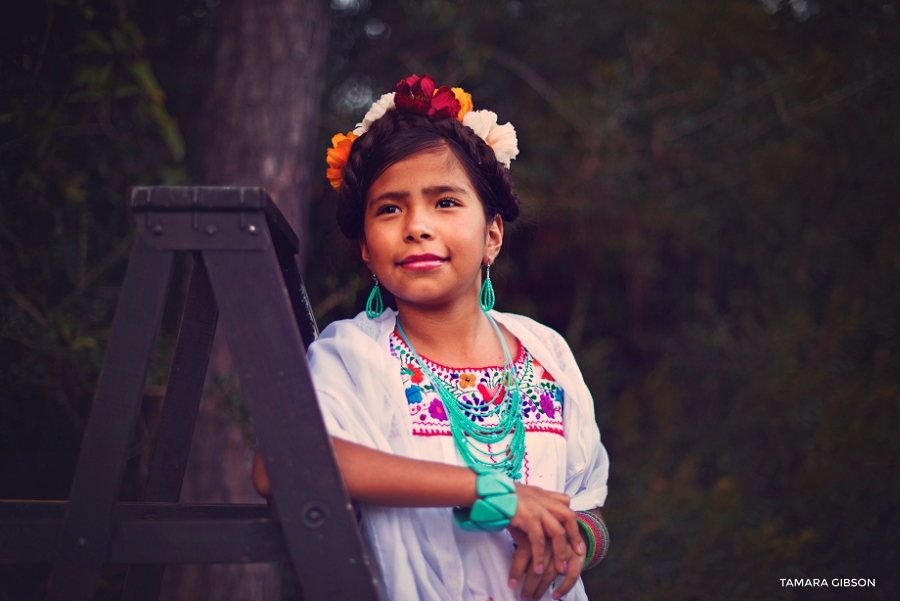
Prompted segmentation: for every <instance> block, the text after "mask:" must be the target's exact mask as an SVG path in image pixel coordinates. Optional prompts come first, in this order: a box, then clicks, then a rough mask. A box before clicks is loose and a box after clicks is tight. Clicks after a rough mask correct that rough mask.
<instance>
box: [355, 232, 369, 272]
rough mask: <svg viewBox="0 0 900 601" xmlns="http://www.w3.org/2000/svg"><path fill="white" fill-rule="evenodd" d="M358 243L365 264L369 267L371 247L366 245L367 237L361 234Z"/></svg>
mask: <svg viewBox="0 0 900 601" xmlns="http://www.w3.org/2000/svg"><path fill="white" fill-rule="evenodd" d="M357 241H358V242H359V251H360V253H362V260H363V263H365V264H366V265H368V264H369V260H370V257H369V245H368V244H366V237H365V236H364V235H363V234H360V235H359V238H357Z"/></svg>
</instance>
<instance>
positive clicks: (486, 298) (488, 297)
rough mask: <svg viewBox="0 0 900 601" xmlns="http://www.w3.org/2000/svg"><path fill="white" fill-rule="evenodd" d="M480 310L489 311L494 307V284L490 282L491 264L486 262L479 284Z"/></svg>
mask: <svg viewBox="0 0 900 601" xmlns="http://www.w3.org/2000/svg"><path fill="white" fill-rule="evenodd" d="M480 300H481V310H482V311H490V310H491V309H493V308H494V301H495V300H497V299H496V297H495V296H494V286H493V284H491V264H490V263H488V264H487V271H486V272H485V274H484V282H482V284H481V297H480Z"/></svg>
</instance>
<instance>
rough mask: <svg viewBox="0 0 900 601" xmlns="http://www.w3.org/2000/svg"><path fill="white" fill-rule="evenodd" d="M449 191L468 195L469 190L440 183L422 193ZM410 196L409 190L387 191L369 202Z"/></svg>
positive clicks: (435, 194)
mask: <svg viewBox="0 0 900 601" xmlns="http://www.w3.org/2000/svg"><path fill="white" fill-rule="evenodd" d="M447 193H451V194H462V195H468V192H467V191H466V190H465V189H464V188H457V187H456V186H448V185H438V186H429V187H428V188H422V194H423V195H424V196H438V195H440V194H447ZM409 196H410V194H409V192H401V191H387V192H383V193H381V194H379V195H378V196H376V197H375V198H373V199H372V200H371V201H369V202H368V203H367V204H370V205H371V204H375V203H376V202H381V201H382V200H405V199H407V198H409Z"/></svg>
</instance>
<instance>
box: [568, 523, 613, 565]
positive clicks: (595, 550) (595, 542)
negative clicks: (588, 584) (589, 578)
mask: <svg viewBox="0 0 900 601" xmlns="http://www.w3.org/2000/svg"><path fill="white" fill-rule="evenodd" d="M575 517H576V519H577V520H578V526H579V531H580V533H581V536H582V538H583V539H586V540H585V545H586V546H587V554H586V556H585V558H584V567H583V568H582V571H584V570H589V569H591V568H593V567H595V566H596V565H597V564H599V563H600V562H601V561H603V558H604V557H606V552H607V550H608V549H609V530H607V529H606V523H605V522H604V521H603V518H602V517H601V516H599V515H597V514H595V513H594V512H592V511H576V512H575Z"/></svg>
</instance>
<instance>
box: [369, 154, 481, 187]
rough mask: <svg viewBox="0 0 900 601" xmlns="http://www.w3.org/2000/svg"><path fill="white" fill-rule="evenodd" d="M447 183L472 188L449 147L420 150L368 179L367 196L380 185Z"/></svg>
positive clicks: (424, 185) (421, 185)
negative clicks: (369, 180) (373, 177)
mask: <svg viewBox="0 0 900 601" xmlns="http://www.w3.org/2000/svg"><path fill="white" fill-rule="evenodd" d="M451 183H452V184H454V187H463V188H468V189H469V190H472V191H473V192H474V186H473V185H472V182H471V180H470V178H469V175H468V173H466V170H465V169H464V168H463V166H462V164H461V163H460V162H459V159H457V158H456V156H455V155H454V154H453V153H452V152H451V151H450V150H449V149H446V148H440V149H435V150H423V151H421V152H417V153H416V154H413V155H410V156H408V157H406V158H404V159H403V160H400V161H397V162H396V163H393V164H392V165H390V166H388V167H387V168H386V169H385V170H384V171H383V172H382V173H381V175H379V176H378V177H377V178H376V179H375V181H374V182H372V185H371V186H370V188H369V193H368V197H369V198H372V195H373V193H374V192H377V191H379V190H381V189H382V188H384V187H390V188H392V189H394V188H398V187H399V188H402V189H404V190H411V189H425V188H432V187H435V186H442V185H448V184H451Z"/></svg>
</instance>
